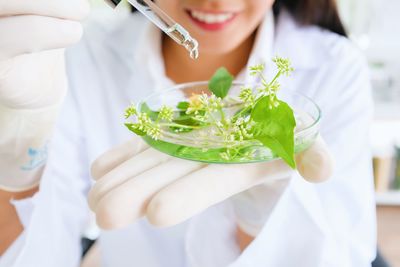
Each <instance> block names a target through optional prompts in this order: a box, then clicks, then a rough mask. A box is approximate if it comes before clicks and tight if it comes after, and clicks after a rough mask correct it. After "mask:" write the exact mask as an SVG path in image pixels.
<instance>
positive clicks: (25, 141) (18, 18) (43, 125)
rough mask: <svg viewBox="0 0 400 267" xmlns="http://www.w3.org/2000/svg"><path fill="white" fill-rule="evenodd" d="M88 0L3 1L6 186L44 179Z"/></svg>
mask: <svg viewBox="0 0 400 267" xmlns="http://www.w3.org/2000/svg"><path fill="white" fill-rule="evenodd" d="M88 11H89V4H88V1H87V0H68V1H65V0H35V1H32V0H12V1H9V0H0V35H1V36H0V125H1V130H0V188H1V189H5V190H8V191H23V190H27V189H29V188H31V187H33V186H35V185H36V184H37V183H38V178H39V177H40V171H41V170H40V168H41V166H42V165H43V163H44V161H45V155H46V143H47V141H48V139H49V138H50V134H51V131H52V128H53V124H54V121H55V119H56V116H57V110H58V106H59V105H60V103H61V100H62V99H63V97H64V95H65V93H66V89H67V80H66V75H65V69H64V49H63V48H65V47H67V46H69V45H71V44H74V43H76V42H77V41H78V40H79V39H80V37H81V35H82V26H81V24H80V21H81V20H83V19H84V18H85V17H86V15H87V14H88Z"/></svg>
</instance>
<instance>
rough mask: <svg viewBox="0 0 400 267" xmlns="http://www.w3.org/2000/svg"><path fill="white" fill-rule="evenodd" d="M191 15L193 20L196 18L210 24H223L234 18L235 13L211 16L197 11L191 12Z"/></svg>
mask: <svg viewBox="0 0 400 267" xmlns="http://www.w3.org/2000/svg"><path fill="white" fill-rule="evenodd" d="M190 14H191V15H192V17H193V18H196V19H198V20H200V21H202V22H205V23H208V24H213V23H223V22H225V21H227V20H229V19H231V18H232V17H233V13H223V14H211V13H204V12H200V11H195V10H192V11H190Z"/></svg>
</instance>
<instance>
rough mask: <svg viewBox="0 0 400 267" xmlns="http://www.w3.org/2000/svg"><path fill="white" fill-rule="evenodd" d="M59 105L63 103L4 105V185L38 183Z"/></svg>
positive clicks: (0, 134)
mask: <svg viewBox="0 0 400 267" xmlns="http://www.w3.org/2000/svg"><path fill="white" fill-rule="evenodd" d="M59 108H60V104H57V105H53V106H49V107H46V108H41V109H29V110H28V109H11V108H8V107H5V106H2V105H0V125H1V128H2V130H1V131H0V189H3V190H6V191H11V192H17V191H25V190H28V189H31V188H33V187H35V186H37V185H38V183H39V181H40V177H41V175H42V171H43V167H44V165H45V162H46V159H47V144H48V142H49V141H50V137H51V135H52V132H53V128H54V124H55V122H56V119H57V115H58V111H59Z"/></svg>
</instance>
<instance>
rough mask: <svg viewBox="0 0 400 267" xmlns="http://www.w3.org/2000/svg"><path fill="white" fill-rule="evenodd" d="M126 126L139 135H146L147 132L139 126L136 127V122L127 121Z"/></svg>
mask: <svg viewBox="0 0 400 267" xmlns="http://www.w3.org/2000/svg"><path fill="white" fill-rule="evenodd" d="M125 126H126V127H127V128H128V129H129V130H130V131H131V132H134V133H135V134H137V135H139V136H144V135H146V133H145V132H143V131H141V130H139V129H138V128H136V125H135V124H134V123H125Z"/></svg>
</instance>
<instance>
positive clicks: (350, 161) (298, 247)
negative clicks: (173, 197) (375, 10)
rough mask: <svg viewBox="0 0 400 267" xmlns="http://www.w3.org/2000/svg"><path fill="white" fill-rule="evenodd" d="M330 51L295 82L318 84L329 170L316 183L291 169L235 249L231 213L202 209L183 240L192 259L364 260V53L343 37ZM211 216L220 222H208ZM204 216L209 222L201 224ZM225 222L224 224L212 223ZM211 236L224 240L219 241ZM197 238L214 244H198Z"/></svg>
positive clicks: (368, 179)
mask: <svg viewBox="0 0 400 267" xmlns="http://www.w3.org/2000/svg"><path fill="white" fill-rule="evenodd" d="M331 52H332V57H331V59H330V60H329V61H326V62H324V63H325V64H323V65H321V68H319V69H318V70H312V71H309V70H307V71H304V72H303V74H302V75H303V76H304V77H305V78H306V79H305V80H307V83H299V84H300V85H301V84H302V85H304V86H305V85H307V86H310V87H314V88H317V89H316V91H315V92H314V95H313V96H312V98H313V99H314V100H315V101H316V102H317V103H318V104H319V106H320V107H321V108H322V123H321V135H322V136H323V138H324V139H325V141H326V142H327V144H328V146H329V147H330V149H331V151H332V153H333V155H334V157H335V160H336V168H335V171H334V175H333V176H332V177H331V179H330V180H329V181H328V182H326V183H323V184H310V183H308V182H306V181H304V180H303V179H302V178H301V177H299V176H294V177H293V178H292V180H291V183H290V184H289V186H288V188H287V190H286V191H285V192H284V193H283V195H282V197H281V199H280V200H279V201H278V203H277V204H276V206H275V208H274V210H273V211H272V213H271V215H270V217H269V219H268V220H267V222H266V223H265V225H264V227H263V229H262V231H261V232H260V233H259V235H258V236H257V237H256V238H255V240H254V241H253V242H252V243H251V244H250V246H248V247H247V249H246V250H245V251H244V252H242V253H241V254H236V256H235V255H234V254H235V253H233V252H232V251H237V245H236V246H235V244H232V242H235V241H234V240H235V238H234V237H227V235H228V234H229V233H228V232H230V235H234V234H235V231H234V230H232V227H234V217H232V216H231V220H232V222H231V224H229V223H228V222H227V221H226V219H223V218H224V217H226V215H218V214H221V212H215V211H214V213H215V214H214V215H211V216H210V217H208V218H207V215H206V214H204V215H202V216H200V217H199V218H197V219H195V221H194V222H193V223H192V229H191V231H189V233H190V234H189V236H188V240H187V251H188V254H189V258H190V261H191V264H192V266H205V265H204V264H203V262H202V261H203V259H204V258H207V257H206V255H208V258H212V259H213V262H218V261H219V262H224V265H219V266H230V267H233V266H234V267H245V266H252V267H256V266H260V267H261V266H280V267H291V266H299V267H303V266H304V267H328V266H332V267H336V266H341V267H353V266H357V267H367V266H371V262H372V260H373V259H374V258H375V252H376V233H375V231H376V230H375V228H376V225H375V204H374V192H373V178H372V169H371V153H370V149H369V137H368V130H369V124H370V120H371V116H372V99H371V92H370V83H369V75H368V70H367V65H366V62H365V60H364V58H363V57H362V56H361V54H360V53H359V52H358V51H357V50H356V49H355V48H354V47H352V46H351V45H349V43H348V41H339V42H337V43H336V44H334V45H333V47H332V48H331ZM202 217H203V218H202ZM218 218H219V219H220V223H215V222H216V221H217V220H218ZM207 220H212V221H213V222H214V223H213V224H211V223H209V224H206V223H207ZM224 223H225V224H226V225H227V226H224V227H225V229H228V230H225V231H224V230H223V229H221V228H220V227H218V226H216V224H218V225H222V224H224ZM207 225H209V226H207ZM204 228H206V229H204ZM205 232H207V235H204V233H205ZM223 232H225V234H224V233H223ZM196 233H199V234H196ZM200 235H202V236H200ZM204 240H205V241H204ZM218 240H228V241H227V242H226V244H225V246H221V242H220V241H218ZM196 243H200V244H205V243H207V244H218V245H219V247H218V246H208V245H207V246H202V248H201V249H200V247H199V245H197V244H196ZM228 243H229V244H228ZM200 246H201V245H200ZM229 247H230V249H229ZM235 247H236V248H235ZM232 248H234V249H232ZM207 251H208V252H207ZM199 255H201V256H199ZM207 266H218V265H212V264H211V265H207Z"/></svg>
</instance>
